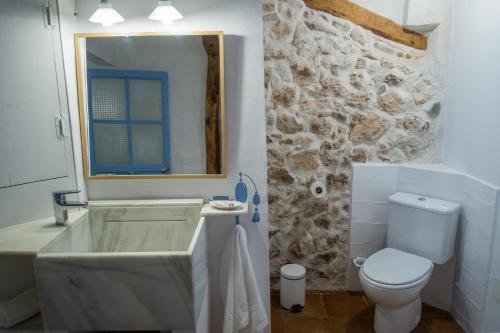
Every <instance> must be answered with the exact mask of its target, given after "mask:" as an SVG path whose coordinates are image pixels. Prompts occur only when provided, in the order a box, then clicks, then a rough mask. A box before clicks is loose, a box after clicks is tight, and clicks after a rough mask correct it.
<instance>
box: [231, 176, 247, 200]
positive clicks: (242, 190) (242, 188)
mask: <svg viewBox="0 0 500 333" xmlns="http://www.w3.org/2000/svg"><path fill="white" fill-rule="evenodd" d="M234 197H235V198H236V200H237V201H239V202H247V198H248V190H247V185H246V184H245V183H244V182H243V174H242V173H241V172H240V180H239V181H238V184H237V185H236V188H235V189H234Z"/></svg>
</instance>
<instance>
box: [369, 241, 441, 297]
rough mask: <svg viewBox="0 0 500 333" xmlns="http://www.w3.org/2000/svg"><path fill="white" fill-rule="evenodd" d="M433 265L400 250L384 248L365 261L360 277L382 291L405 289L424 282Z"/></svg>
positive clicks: (427, 260) (428, 261) (424, 259)
mask: <svg viewBox="0 0 500 333" xmlns="http://www.w3.org/2000/svg"><path fill="white" fill-rule="evenodd" d="M432 268H433V263H432V261H430V260H429V259H426V258H422V257H419V256H416V255H413V254H410V253H407V252H403V251H400V250H396V249H392V248H385V249H382V250H380V251H378V252H376V253H374V254H372V255H371V256H370V257H369V258H368V259H366V261H365V263H364V264H363V266H362V268H361V270H360V275H361V276H362V277H363V278H364V279H365V280H366V282H368V283H369V284H371V285H373V286H375V287H378V288H383V289H407V288H412V287H413V286H416V285H418V284H419V283H421V282H422V281H423V280H426V279H427V278H428V276H429V275H430V274H431V273H432Z"/></svg>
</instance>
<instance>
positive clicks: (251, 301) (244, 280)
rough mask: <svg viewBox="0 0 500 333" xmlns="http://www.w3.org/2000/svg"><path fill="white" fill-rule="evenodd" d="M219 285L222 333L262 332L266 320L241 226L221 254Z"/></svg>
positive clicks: (267, 321) (231, 236)
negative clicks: (222, 295)
mask: <svg viewBox="0 0 500 333" xmlns="http://www.w3.org/2000/svg"><path fill="white" fill-rule="evenodd" d="M220 283H221V290H223V291H224V301H225V310H224V325H223V326H224V329H223V332H224V333H237V332H239V331H240V330H242V329H244V328H247V327H248V328H249V331H250V332H251V333H259V332H263V331H264V329H265V328H266V327H267V325H268V324H269V319H268V317H267V313H266V309H265V307H264V304H263V303H262V299H261V298H260V294H259V289H258V287H257V281H256V280H255V273H254V271H253V266H252V262H251V260H250V255H249V253H248V248H247V235H246V232H245V229H244V228H243V227H242V226H241V225H236V227H235V228H234V230H233V232H232V233H231V235H230V236H229V239H228V242H227V244H226V247H225V249H224V252H223V254H222V267H221V275H220ZM246 331H247V330H246Z"/></svg>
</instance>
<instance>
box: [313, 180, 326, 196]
mask: <svg viewBox="0 0 500 333" xmlns="http://www.w3.org/2000/svg"><path fill="white" fill-rule="evenodd" d="M309 190H310V191H311V193H312V195H313V197H315V198H317V199H320V198H324V197H325V196H326V186H325V184H323V183H322V182H314V183H312V184H311V186H310V187H309Z"/></svg>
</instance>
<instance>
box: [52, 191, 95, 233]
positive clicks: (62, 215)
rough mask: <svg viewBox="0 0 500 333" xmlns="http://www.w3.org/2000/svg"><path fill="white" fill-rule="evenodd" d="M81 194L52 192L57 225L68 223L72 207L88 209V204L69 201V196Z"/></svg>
mask: <svg viewBox="0 0 500 333" xmlns="http://www.w3.org/2000/svg"><path fill="white" fill-rule="evenodd" d="M75 193H80V191H56V192H52V201H53V203H54V216H55V217H56V224H59V225H64V224H65V223H66V222H67V221H68V209H69V208H71V207H83V208H87V202H78V201H67V200H66V195H67V194H75Z"/></svg>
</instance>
